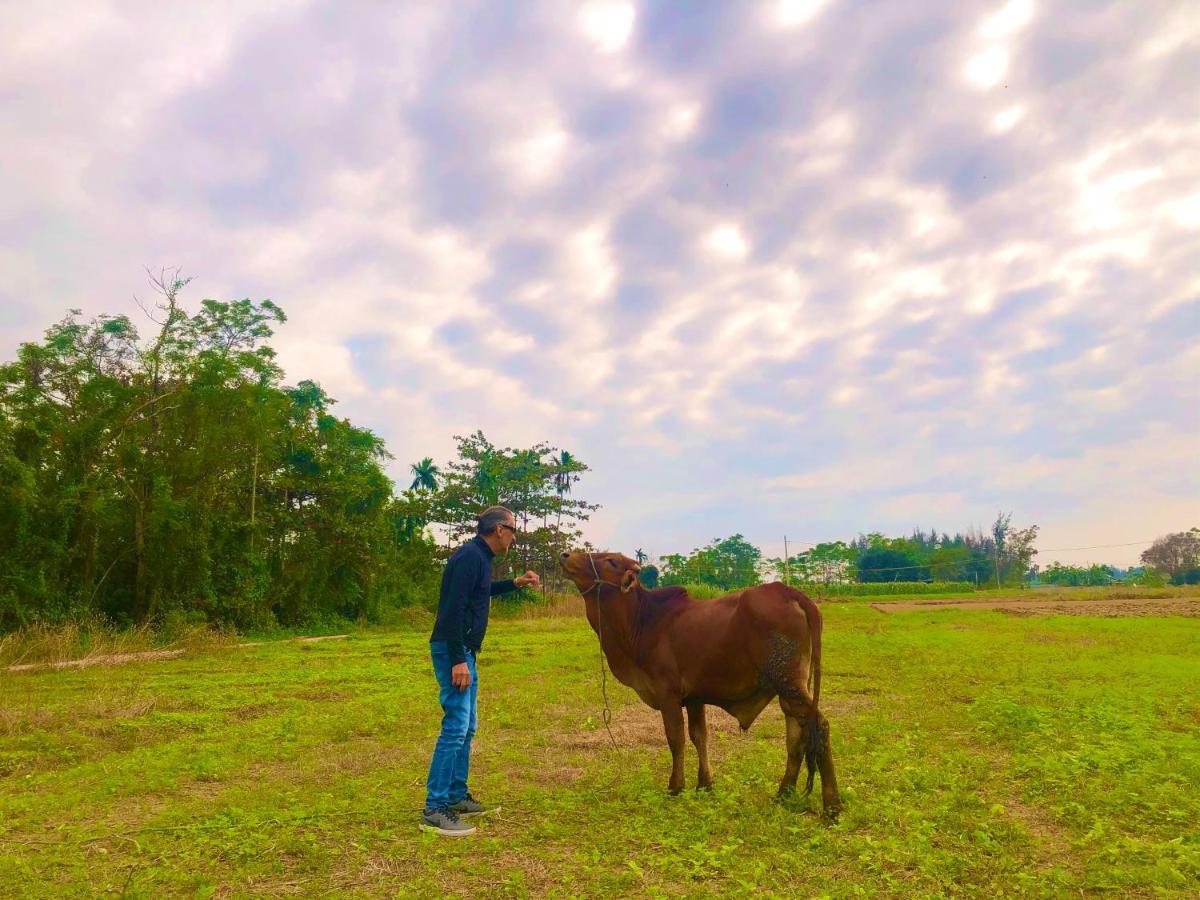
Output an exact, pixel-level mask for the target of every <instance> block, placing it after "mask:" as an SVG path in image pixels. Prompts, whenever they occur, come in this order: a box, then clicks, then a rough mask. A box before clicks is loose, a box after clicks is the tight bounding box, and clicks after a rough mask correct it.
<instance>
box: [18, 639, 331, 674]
mask: <svg viewBox="0 0 1200 900" xmlns="http://www.w3.org/2000/svg"><path fill="white" fill-rule="evenodd" d="M345 639H346V635H344V634H326V635H321V636H319V637H301V638H286V639H285V640H283V641H250V642H248V643H242V644H234V645H233V646H234V647H261V646H262V645H263V644H282V643H286V642H287V641H295V642H296V643H298V644H315V643H318V642H319V641H344V640H345ZM186 652H187V651H186V650H145V651H142V652H140V653H105V654H97V655H96V656H85V657H84V658H83V659H68V660H65V661H63V662H51V663H19V664H17V665H14V666H9V667H8V669H7V671H9V672H36V671H40V670H43V669H86V668H89V667H91V666H119V665H121V664H122V663H127V662H138V661H140V660H152V659H178V658H179V657H181V656H183V654H184V653H186Z"/></svg>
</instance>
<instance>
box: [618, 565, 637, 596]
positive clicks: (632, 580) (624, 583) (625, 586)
mask: <svg viewBox="0 0 1200 900" xmlns="http://www.w3.org/2000/svg"><path fill="white" fill-rule="evenodd" d="M637 580H638V576H637V572H635V571H633V569H627V570H626V571H625V577H624V578H622V579H621V593H622V594H628V593H629V592H630V591H632V590H633V586H634V585H635V584H637Z"/></svg>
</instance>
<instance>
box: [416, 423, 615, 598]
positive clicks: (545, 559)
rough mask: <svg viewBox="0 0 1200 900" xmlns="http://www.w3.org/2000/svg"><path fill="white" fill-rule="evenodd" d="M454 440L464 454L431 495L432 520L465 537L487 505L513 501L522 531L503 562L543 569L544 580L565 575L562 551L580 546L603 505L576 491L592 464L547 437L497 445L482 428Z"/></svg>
mask: <svg viewBox="0 0 1200 900" xmlns="http://www.w3.org/2000/svg"><path fill="white" fill-rule="evenodd" d="M454 439H455V442H456V443H457V447H458V456H457V458H456V459H454V460H452V461H450V462H449V463H448V464H447V466H446V467H445V468H444V469H443V471H442V480H441V485H440V487H439V488H438V490H437V491H436V492H435V493H434V494H433V495H432V496H431V498H430V506H429V512H430V521H432V522H436V523H438V524H441V525H443V526H445V528H446V530H447V532H448V534H449V537H450V538H451V539H454V538H460V539H461V538H464V537H466V536H467V535H469V534H472V533H474V530H475V519H476V517H477V516H478V515H479V512H480V510H482V509H484V508H485V507H487V506H491V505H493V504H497V503H498V504H502V505H504V506H507V507H508V508H509V509H511V510H512V511H513V514H514V515H515V516H516V519H517V521H518V522H519V523H521V532H522V534H521V539H520V540H519V541H518V542H517V544H516V546H515V547H514V548H513V551H512V552H510V553H509V558H506V559H505V560H502V561H498V564H497V565H498V568H499V569H500V570H501V571H506V570H507V569H508V568H509V567H515V568H519V567H524V568H533V569H538V570H540V572H541V575H542V580H543V582H545V581H547V580H551V581H553V580H557V579H558V578H559V574H558V565H557V559H558V556H559V554H560V553H562V552H563V551H564V550H570V549H574V548H575V547H576V546H578V544H579V543H580V541H581V539H582V532H581V531H580V529H579V524H580V523H581V522H584V521H586V520H587V519H588V517H589V516H590V514H591V512H592V511H593V510H595V509H597V508H598V507H597V506H596V505H595V504H592V503H587V502H585V501H583V500H579V499H576V498H574V497H572V496H570V494H571V490H570V488H571V485H572V484H574V483H577V482H578V481H579V479H580V476H581V475H582V474H583V473H584V472H586V471H588V467H587V466H586V465H585V464H584V463H582V462H581V461H580V460H578V459H577V458H575V457H574V456H572V455H571V454H570V453H568V452H566V451H561V452H560V451H558V450H557V449H555V448H553V447H551V446H549V445H548V444H545V443H539V444H535V445H534V446H533V447H527V448H513V447H496V446H495V445H494V444H492V443H491V441H489V440H488V439H487V437H486V436H485V435H484V434H483V432H481V431H476V432H475V433H474V434H470V435H466V436H461V435H456V436H455V438H454ZM546 460H549V462H546ZM539 523H540V524H539ZM535 526H536V527H535ZM522 570H523V569H522Z"/></svg>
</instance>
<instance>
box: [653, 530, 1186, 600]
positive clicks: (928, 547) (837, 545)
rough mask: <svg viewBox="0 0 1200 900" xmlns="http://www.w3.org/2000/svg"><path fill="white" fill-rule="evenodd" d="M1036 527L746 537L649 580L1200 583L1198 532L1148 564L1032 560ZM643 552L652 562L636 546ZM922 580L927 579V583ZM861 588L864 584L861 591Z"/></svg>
mask: <svg viewBox="0 0 1200 900" xmlns="http://www.w3.org/2000/svg"><path fill="white" fill-rule="evenodd" d="M1037 532H1038V528H1037V526H1036V525H1031V526H1029V527H1028V528H1014V527H1013V526H1012V516H1011V514H1005V513H1001V514H999V515H997V516H996V520H995V522H993V523H992V527H991V529H990V530H989V532H987V533H982V532H979V531H973V532H968V533H966V534H955V535H953V536H951V535H949V534H947V533H944V532H943V533H941V534H939V533H938V532H936V531H930V532H928V533H925V532H923V531H921V530H916V531H914V532H913V533H912V534H911V535H909V536H907V537H897V538H891V537H885V536H884V535H882V534H879V533H871V534H866V535H859V537H858V538H856V539H855V540H853V541H850V542H849V543H846V542H844V541H831V542H827V543H822V544H817V545H815V546H813V547H810V548H808V549H804V550H802V551H801V552H798V553H796V554H795V555H789V556H788V557H765V556H763V554H762V552H761V551H760V550H759V549H758V548H757V547H755V546H754V545H753V544H751V543H750V542H748V541H747V540H746V539H745V538H744V537H743V536H742V535H740V534H735V535H733V536H732V537H728V538H724V539H717V540H714V541H712V543H710V544H708V545H707V546H705V547H700V548H697V549H695V550H693V551H692V552H691V553H690V554H686V555H685V554H681V553H672V554H667V555H665V556H662V557H660V558H659V563H658V565H656V566H654V567H653V569H654V571H653V572H652V573H650V575H649V577H650V578H651V579H652V580H655V581H659V582H661V583H662V584H686V585H695V586H700V585H705V586H708V587H711V588H713V589H716V590H725V591H730V590H735V589H737V588H742V587H747V586H749V585H751V584H757V583H758V582H760V581H763V580H779V581H785V582H788V583H790V584H796V585H823V586H824V588H825V590H826V592H827V593H844V594H847V595H854V594H866V593H922V592H939V591H952V590H962V589H964V588H987V587H999V586H1004V585H1016V584H1031V585H1036V584H1055V585H1079V586H1086V585H1107V584H1114V583H1118V582H1125V583H1137V584H1143V585H1157V584H1167V583H1168V582H1170V583H1172V584H1197V583H1200V529H1197V528H1193V529H1192V530H1191V531H1187V532H1178V533H1175V534H1168V535H1165V536H1163V537H1161V538H1159V539H1158V540H1156V541H1155V542H1154V543H1153V545H1152V546H1150V547H1149V548H1148V549H1147V550H1145V551H1144V552H1143V553H1142V562H1143V563H1145V565H1144V566H1140V567H1137V568H1130V569H1119V568H1117V567H1115V566H1106V565H1100V564H1097V565H1092V566H1068V565H1063V564H1062V563H1058V562H1054V563H1051V564H1050V565H1048V566H1046V567H1045V568H1040V567H1039V566H1037V565H1035V564H1034V563H1033V562H1032V560H1033V557H1034V556H1035V555H1036V552H1037V551H1036V550H1035V549H1034V546H1033V545H1034V541H1035V540H1036V538H1037ZM638 554H639V558H643V557H644V558H647V559H648V558H649V557H648V556H647V555H645V554H644V553H643V551H640V550H639V551H638ZM922 585H929V587H928V588H923V587H922ZM858 586H862V590H858Z"/></svg>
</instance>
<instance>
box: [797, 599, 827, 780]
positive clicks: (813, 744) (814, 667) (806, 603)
mask: <svg viewBox="0 0 1200 900" xmlns="http://www.w3.org/2000/svg"><path fill="white" fill-rule="evenodd" d="M796 593H797V596H796V602H797V603H798V604H799V605H800V608H801V609H802V610H804V618H805V621H807V622H808V640H809V647H810V650H811V655H810V668H809V670H808V689H809V696H811V697H812V714H811V715H810V716H808V718H807V719H805V720H804V768H805V769H806V771H807V775H808V779H807V781H806V782H805V785H804V795H805V796H808V795H809V794H811V793H812V789H813V781H814V780H815V779H816V775H817V769H818V768H819V766H820V763H821V755H822V754H823V753H824V752H825V729H826V727H827V726H826V725H825V721H824V719H823V718H822V717H821V714H820V713H819V712H818V708H819V706H820V702H821V629H822V627H823V625H824V623H823V621H822V619H821V610H820V608H818V606H817V604H816V603H815V602H814V601H813V599H812V598H811V597H809V596H808V595H807V594H805V593H804V592H803V591H797V592H796Z"/></svg>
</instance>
